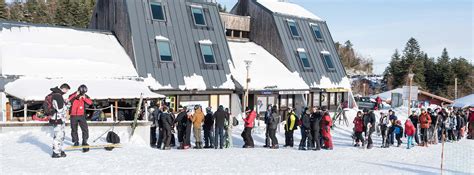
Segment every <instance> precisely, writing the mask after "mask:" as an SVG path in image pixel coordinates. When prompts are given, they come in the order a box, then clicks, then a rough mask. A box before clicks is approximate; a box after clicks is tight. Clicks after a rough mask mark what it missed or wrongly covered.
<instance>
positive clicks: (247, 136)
mask: <svg viewBox="0 0 474 175" xmlns="http://www.w3.org/2000/svg"><path fill="white" fill-rule="evenodd" d="M245 114H246V117H245V118H242V119H243V120H244V122H245V125H244V126H245V128H244V131H243V132H242V134H241V136H242V138H243V140H244V146H243V148H253V147H254V146H255V145H254V143H253V138H252V128H253V126H254V123H255V118H256V117H257V113H256V112H255V111H254V110H253V109H250V108H249V107H247V108H246V109H245Z"/></svg>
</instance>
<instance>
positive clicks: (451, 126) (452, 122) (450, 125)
mask: <svg viewBox="0 0 474 175" xmlns="http://www.w3.org/2000/svg"><path fill="white" fill-rule="evenodd" d="M456 125H457V123H456V117H455V115H454V114H453V113H450V114H449V117H448V118H447V119H446V121H445V126H446V130H447V133H448V140H449V141H450V142H452V141H456V137H455V136H454V131H455V130H456Z"/></svg>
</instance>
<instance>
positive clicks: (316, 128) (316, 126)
mask: <svg viewBox="0 0 474 175" xmlns="http://www.w3.org/2000/svg"><path fill="white" fill-rule="evenodd" d="M322 118H323V114H322V113H321V111H320V110H319V109H318V108H317V107H314V108H313V113H312V114H311V119H310V123H311V133H312V136H313V144H312V145H313V147H314V148H313V150H315V151H318V150H321V133H320V132H321V125H320V124H321V120H322Z"/></svg>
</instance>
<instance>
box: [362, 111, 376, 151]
mask: <svg viewBox="0 0 474 175" xmlns="http://www.w3.org/2000/svg"><path fill="white" fill-rule="evenodd" d="M363 119H364V131H365V137H367V149H372V146H373V142H372V133H373V132H374V131H375V120H376V119H375V114H374V111H370V112H369V110H368V109H367V108H366V109H364V117H363Z"/></svg>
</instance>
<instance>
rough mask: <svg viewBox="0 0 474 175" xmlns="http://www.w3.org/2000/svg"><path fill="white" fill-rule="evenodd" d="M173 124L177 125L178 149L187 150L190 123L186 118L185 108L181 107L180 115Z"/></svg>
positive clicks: (186, 111) (186, 110)
mask: <svg viewBox="0 0 474 175" xmlns="http://www.w3.org/2000/svg"><path fill="white" fill-rule="evenodd" d="M175 123H178V142H179V143H180V146H179V149H188V148H189V146H190V145H191V141H190V136H191V125H192V123H191V121H190V120H189V117H188V109H187V107H181V108H180V113H179V114H178V116H177V117H176V119H175Z"/></svg>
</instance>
